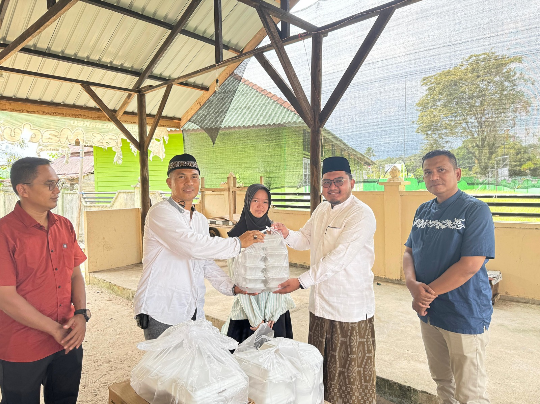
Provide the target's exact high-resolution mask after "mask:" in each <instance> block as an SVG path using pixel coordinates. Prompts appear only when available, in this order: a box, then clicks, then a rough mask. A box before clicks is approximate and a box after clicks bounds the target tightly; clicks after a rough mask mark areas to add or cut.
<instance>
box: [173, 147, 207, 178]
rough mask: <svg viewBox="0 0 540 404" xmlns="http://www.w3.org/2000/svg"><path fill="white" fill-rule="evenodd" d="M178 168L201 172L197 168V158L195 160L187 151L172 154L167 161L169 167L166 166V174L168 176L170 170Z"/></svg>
mask: <svg viewBox="0 0 540 404" xmlns="http://www.w3.org/2000/svg"><path fill="white" fill-rule="evenodd" d="M179 168H187V169H191V170H197V171H198V172H199V174H200V173H201V170H199V166H198V165H197V160H195V157H193V156H192V155H191V154H187V153H184V154H179V155H177V156H174V157H173V158H172V159H171V160H170V161H169V167H168V168H167V176H169V174H170V173H171V171H174V170H177V169H179Z"/></svg>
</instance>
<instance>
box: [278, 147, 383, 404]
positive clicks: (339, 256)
mask: <svg viewBox="0 0 540 404" xmlns="http://www.w3.org/2000/svg"><path fill="white" fill-rule="evenodd" d="M322 172H323V179H322V186H323V189H322V194H323V196H324V198H325V199H326V201H325V202H323V203H321V204H320V205H319V206H318V207H317V209H315V211H314V212H313V214H312V215H311V218H310V219H309V220H308V221H307V223H306V224H305V226H304V227H302V228H301V229H300V230H299V231H292V230H291V231H289V230H288V229H287V228H286V227H285V226H284V225H283V224H281V223H275V224H274V225H273V227H274V228H276V229H277V230H279V231H281V233H282V234H283V236H284V237H285V241H286V242H287V245H289V246H290V247H292V248H294V249H296V250H307V249H310V250H311V266H310V269H309V271H306V272H304V273H303V274H302V275H300V277H299V278H292V279H289V280H287V281H285V282H284V283H282V284H281V285H280V287H281V289H279V290H278V291H276V292H275V293H290V292H293V291H295V290H297V289H299V288H302V289H305V288H311V294H310V298H309V311H310V314H309V337H308V342H309V343H310V344H312V345H314V346H316V347H317V348H318V349H319V351H320V352H321V354H322V355H323V356H324V398H325V400H326V401H328V402H331V403H333V404H338V403H342V404H374V403H375V402H376V395H375V379H376V377H375V329H374V322H373V316H374V314H375V295H374V292H373V272H372V270H371V268H372V266H373V262H374V261H375V249H374V241H373V236H374V234H375V225H376V224H375V216H374V214H373V211H372V210H371V209H370V208H369V207H368V206H367V205H366V204H365V203H363V202H361V201H360V200H359V199H358V198H356V197H355V196H353V195H352V189H353V187H354V180H353V179H352V175H351V169H350V166H349V162H348V161H347V159H345V158H343V157H329V158H327V159H325V160H324V161H323V169H322Z"/></svg>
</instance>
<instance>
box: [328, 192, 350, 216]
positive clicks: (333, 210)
mask: <svg viewBox="0 0 540 404" xmlns="http://www.w3.org/2000/svg"><path fill="white" fill-rule="evenodd" d="M352 200H353V194H352V193H351V196H349V197H348V198H347V199H345V200H344V201H343V202H342V203H340V204H338V205H335V206H334V207H332V204H331V203H330V202H328V203H329V204H330V210H331V211H332V212H339V211H340V210H341V209H344V208H345V206H347V205H349V204H350V203H351V201H352Z"/></svg>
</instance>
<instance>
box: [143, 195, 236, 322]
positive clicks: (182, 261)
mask: <svg viewBox="0 0 540 404" xmlns="http://www.w3.org/2000/svg"><path fill="white" fill-rule="evenodd" d="M173 203H174V204H175V206H173V205H172V204H171V203H170V202H169V201H168V200H166V201H162V202H159V203H157V204H156V205H154V206H152V208H150V210H149V212H148V215H147V216H146V222H145V225H144V243H143V272H142V275H141V279H140V281H139V285H138V287H137V292H136V293H135V299H134V311H135V314H139V313H144V314H148V315H150V316H151V317H152V318H154V319H156V320H157V321H160V322H162V323H165V324H170V325H174V324H178V323H180V322H183V321H186V320H189V319H191V317H193V314H194V313H195V309H197V319H200V318H204V295H205V292H206V288H205V286H204V278H206V279H208V280H209V281H210V283H211V284H212V286H213V287H215V288H216V289H217V290H218V291H219V292H221V293H223V294H224V295H229V296H232V294H233V293H232V288H233V282H232V281H231V279H230V278H229V276H228V275H227V274H226V273H225V272H223V270H222V269H221V268H220V267H219V266H218V265H217V264H216V263H215V262H214V261H213V259H227V258H232V257H234V256H236V255H238V254H239V253H240V240H239V239H238V238H226V239H225V238H220V237H210V235H209V232H208V221H207V219H206V217H204V215H202V214H201V213H199V212H196V211H195V212H193V217H191V218H190V211H189V210H186V209H184V208H182V207H181V206H180V205H178V204H176V202H173Z"/></svg>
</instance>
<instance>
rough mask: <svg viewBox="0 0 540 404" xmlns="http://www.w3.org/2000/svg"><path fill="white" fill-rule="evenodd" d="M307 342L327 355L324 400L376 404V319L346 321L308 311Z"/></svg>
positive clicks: (338, 403) (338, 402)
mask: <svg viewBox="0 0 540 404" xmlns="http://www.w3.org/2000/svg"><path fill="white" fill-rule="evenodd" d="M308 338H309V339H308V342H309V343H310V344H311V345H313V346H315V347H317V349H318V350H319V351H320V352H321V354H322V355H323V357H324V363H323V367H324V369H323V372H324V399H325V400H326V401H328V402H330V403H332V404H375V403H376V400H377V398H376V392H375V382H376V375H375V326H374V318H373V317H371V318H369V319H367V320H363V321H359V322H357V323H344V322H340V321H333V320H328V319H325V318H321V317H317V316H316V315H314V314H313V313H311V312H310V313H309V337H308Z"/></svg>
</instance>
